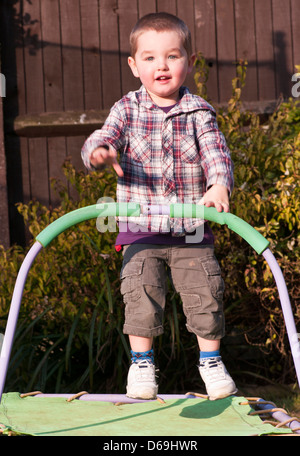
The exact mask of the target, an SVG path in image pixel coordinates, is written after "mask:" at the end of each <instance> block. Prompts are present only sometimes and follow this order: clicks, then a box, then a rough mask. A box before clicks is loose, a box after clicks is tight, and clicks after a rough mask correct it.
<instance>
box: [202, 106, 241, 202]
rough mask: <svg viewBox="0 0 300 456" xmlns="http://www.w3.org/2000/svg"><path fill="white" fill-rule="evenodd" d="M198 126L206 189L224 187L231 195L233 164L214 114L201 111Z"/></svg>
mask: <svg viewBox="0 0 300 456" xmlns="http://www.w3.org/2000/svg"><path fill="white" fill-rule="evenodd" d="M196 124H197V137H198V144H199V153H200V156H201V164H202V167H203V170H204V173H205V177H206V189H208V188H209V187H211V186H212V185H215V184H219V185H224V186H225V187H226V188H227V189H228V192H229V194H231V193H232V190H233V185H234V178H233V162H232V160H231V156H230V150H229V148H228V146H227V143H226V140H225V137H224V135H223V133H222V132H221V131H220V130H219V127H218V124H217V120H216V116H215V114H214V112H212V111H210V110H207V111H199V112H198V114H197V122H196Z"/></svg>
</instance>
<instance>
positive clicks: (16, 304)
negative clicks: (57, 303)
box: [0, 241, 43, 402]
mask: <svg viewBox="0 0 300 456" xmlns="http://www.w3.org/2000/svg"><path fill="white" fill-rule="evenodd" d="M42 248H43V246H42V244H40V243H39V242H37V241H36V242H35V243H34V244H33V246H32V247H31V249H30V250H29V252H28V253H27V255H26V257H25V258H24V261H23V263H22V265H21V268H20V271H19V273H18V277H17V280H16V283H15V288H14V293H13V297H12V301H11V305H10V310H9V314H8V319H7V324H6V330H5V334H4V339H3V345H2V350H1V355H0V402H1V398H2V394H3V390H4V385H5V380H6V374H7V368H8V363H9V358H10V354H11V349H12V344H13V340H14V335H15V330H16V326H17V321H18V316H19V311H20V305H21V300H22V295H23V290H24V285H25V282H26V278H27V275H28V272H29V270H30V267H31V265H32V263H33V261H34V259H35V257H36V256H37V254H38V253H39V252H40V250H41V249H42Z"/></svg>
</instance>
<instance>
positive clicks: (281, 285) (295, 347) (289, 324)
mask: <svg viewBox="0 0 300 456" xmlns="http://www.w3.org/2000/svg"><path fill="white" fill-rule="evenodd" d="M263 256H264V258H265V260H266V261H267V263H268V265H269V266H270V269H271V271H272V273H273V276H274V279H275V281H276V285H277V289H278V293H279V298H280V302H281V307H282V312H283V317H284V321H285V326H286V329H287V334H288V338H289V342H290V346H291V352H292V356H293V360H294V365H295V369H296V375H297V378H298V385H299V387H300V341H299V338H300V334H298V333H297V329H296V325H295V320H294V315H293V311H292V307H291V303H290V299H289V294H288V291H287V287H286V283H285V280H284V277H283V274H282V271H281V269H280V267H279V264H278V263H277V261H276V259H275V257H274V255H273V253H272V252H271V251H270V249H266V250H265V251H264V252H263Z"/></svg>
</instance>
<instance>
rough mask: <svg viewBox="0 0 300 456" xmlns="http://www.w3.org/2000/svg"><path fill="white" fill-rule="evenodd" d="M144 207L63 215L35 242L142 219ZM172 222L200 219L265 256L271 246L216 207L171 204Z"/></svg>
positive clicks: (102, 207)
mask: <svg viewBox="0 0 300 456" xmlns="http://www.w3.org/2000/svg"><path fill="white" fill-rule="evenodd" d="M140 215H141V206H140V205H139V204H137V203H101V204H94V205H91V206H86V207H82V208H80V209H76V210H75V211H72V212H69V213H68V214H65V215H63V216H62V217H60V218H59V219H57V220H55V221H54V222H52V223H51V224H50V225H48V226H47V227H46V228H45V229H44V230H43V231H41V232H40V233H39V234H38V236H37V237H36V240H37V241H39V242H40V244H42V246H43V247H46V246H47V245H48V244H49V243H50V242H51V241H52V240H53V239H54V238H55V237H56V236H58V235H59V234H60V233H62V232H63V231H65V230H66V229H68V228H70V227H71V226H73V225H76V224H77V223H80V222H84V221H86V220H90V219H93V218H97V217H108V216H124V217H139V216H140ZM170 217H171V218H183V217H185V218H200V219H203V220H208V221H211V222H215V223H218V224H220V225H227V226H228V228H229V229H231V230H232V231H234V232H235V233H237V234H238V235H239V236H241V237H242V238H243V239H244V240H245V241H247V242H248V244H250V245H251V247H252V248H253V249H254V250H255V251H256V252H257V253H259V254H260V253H262V252H263V251H264V250H265V249H266V248H267V247H268V246H269V241H268V240H267V239H265V238H264V237H263V236H262V235H261V234H260V233H259V232H258V231H257V230H256V229H255V228H253V227H252V226H251V225H249V224H248V223H247V222H245V221H244V220H242V219H241V218H239V217H237V216H236V215H233V214H231V213H230V212H218V211H217V210H216V209H215V208H214V207H205V206H203V205H198V204H170Z"/></svg>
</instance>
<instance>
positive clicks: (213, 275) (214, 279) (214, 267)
mask: <svg viewBox="0 0 300 456" xmlns="http://www.w3.org/2000/svg"><path fill="white" fill-rule="evenodd" d="M201 264H202V266H203V269H204V271H205V273H206V276H207V281H208V284H209V288H210V291H211V294H212V295H213V297H214V298H215V299H216V300H217V301H222V299H223V293H224V289H225V286H224V280H223V279H222V276H221V269H220V266H219V263H218V261H217V259H216V258H215V257H214V256H213V257H207V258H204V259H203V260H202V261H201Z"/></svg>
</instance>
